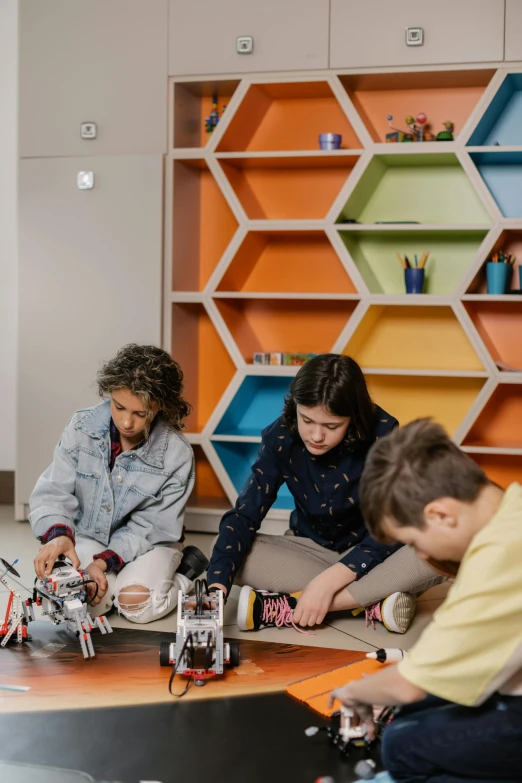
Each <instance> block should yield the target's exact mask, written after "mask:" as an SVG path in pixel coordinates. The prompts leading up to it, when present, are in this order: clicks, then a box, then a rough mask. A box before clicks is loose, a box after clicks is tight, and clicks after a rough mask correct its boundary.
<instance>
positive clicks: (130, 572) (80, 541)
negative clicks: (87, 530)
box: [76, 536, 191, 624]
mask: <svg viewBox="0 0 522 783" xmlns="http://www.w3.org/2000/svg"><path fill="white" fill-rule="evenodd" d="M101 549H103V546H101V545H100V543H99V541H95V540H94V539H93V538H88V537H87V536H76V552H77V554H78V557H79V558H80V562H81V565H82V568H86V567H87V566H88V565H89V564H90V563H92V559H93V555H95V554H97V553H98V552H100V551H101ZM181 557H182V550H181V545H180V547H179V548H177V547H172V548H171V547H166V546H157V547H154V549H151V550H150V552H146V553H145V554H144V555H141V556H140V557H137V558H136V560H134V561H133V562H132V563H127V565H126V566H124V568H122V570H121V571H120V572H119V574H115V573H110V574H107V581H108V583H109V588H108V590H107V592H106V593H105V595H104V597H103V598H102V600H101V602H100V603H99V604H98V605H97V606H91V607H89V613H90V614H91V616H92V617H99V616H100V615H103V614H106V613H107V612H108V611H109V610H110V609H112V607H113V606H115V607H116V608H117V609H118V611H119V612H120V613H121V614H122V615H123V616H124V617H126V618H127V620H130V621H131V622H133V623H140V624H142V623H143V624H144V623H151V622H152V621H153V620H159V619H160V617H165V615H167V614H169V612H172V611H173V610H174V609H176V608H177V605H178V591H179V590H181V589H182V590H187V589H189V588H190V586H191V582H190V580H189V579H187V577H186V576H183V575H182V574H177V573H176V569H177V568H178V566H179V564H180V562H181ZM131 586H136V587H137V586H139V587H142V588H145V590H146V591H147V590H148V591H149V595H148V596H147V597H146V598H145V600H144V597H143V596H142V595H138V594H137V595H136V606H135V607H133V608H132V609H130V608H126V609H123V608H121V606H120V604H119V600H118V599H119V595H120V591H121V590H123V588H125V587H131ZM126 603H132V604H134V600H133V597H132V596H130V595H127V601H126Z"/></svg>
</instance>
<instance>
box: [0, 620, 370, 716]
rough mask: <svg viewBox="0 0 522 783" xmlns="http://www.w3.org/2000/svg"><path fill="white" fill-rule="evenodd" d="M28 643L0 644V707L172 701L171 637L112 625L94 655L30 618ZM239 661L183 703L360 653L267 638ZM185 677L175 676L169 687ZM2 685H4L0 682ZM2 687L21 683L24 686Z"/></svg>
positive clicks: (244, 646)
mask: <svg viewBox="0 0 522 783" xmlns="http://www.w3.org/2000/svg"><path fill="white" fill-rule="evenodd" d="M29 629H30V633H31V636H32V641H30V642H26V643H24V644H22V645H18V644H16V643H14V644H11V643H10V644H9V646H8V647H7V648H5V649H2V648H0V712H1V713H10V712H30V711H48V710H71V709H86V708H100V707H117V706H128V705H140V704H154V703H160V702H178V701H179V700H178V699H176V698H175V697H173V696H171V695H170V693H169V692H168V681H169V677H170V673H171V669H170V667H162V666H160V665H159V647H160V642H162V641H164V640H170V639H171V635H170V634H168V633H163V632H157V631H146V630H141V629H136V630H128V629H123V628H115V629H114V633H112V634H110V635H107V636H102V635H101V634H100V633H99V632H97V631H95V632H93V635H92V639H93V643H94V647H95V650H96V657H95V658H94V659H90V660H85V659H84V658H83V655H82V653H81V651H80V646H79V644H78V641H77V639H76V638H75V637H74V636H73V635H72V634H71V633H70V632H68V631H67V630H66V629H64V628H63V627H54V626H53V625H51V623H50V622H48V621H41V622H35V623H31V624H30V626H29ZM240 650H241V652H240V655H241V664H240V666H239V667H238V668H236V669H230V670H229V671H227V672H226V673H225V674H224V675H223V676H222V677H216V678H212V679H210V680H209V681H208V682H207V683H206V684H205V685H204V686H203V687H199V688H197V687H195V686H194V685H193V684H192V685H191V686H190V688H189V690H188V692H187V693H186V695H185V696H183V701H184V702H185V701H190V700H201V699H214V698H227V697H231V696H242V695H254V694H259V693H271V692H276V691H282V690H284V689H285V688H286V686H287V685H289V684H290V683H293V682H296V681H298V680H302V679H304V678H306V677H310V676H312V675H316V674H320V673H322V672H325V671H327V670H329V669H334V668H336V667H339V666H343V665H346V664H348V663H352V662H354V661H359V660H361V659H363V658H364V656H365V654H364V653H361V652H354V651H350V650H333V649H328V648H321V647H309V646H306V647H304V646H300V645H291V644H275V643H269V642H265V641H250V640H248V641H244V642H242V643H241V648H240ZM184 685H185V679H184V678H183V677H181V676H176V678H175V679H174V683H173V688H172V689H173V692H174V693H180V692H181V691H182V690H183V688H184ZM2 686H4V688H2ZM5 686H8V687H9V686H11V687H13V686H14V687H17V686H18V687H20V686H21V687H26V688H29V690H25V691H10V690H6V689H5Z"/></svg>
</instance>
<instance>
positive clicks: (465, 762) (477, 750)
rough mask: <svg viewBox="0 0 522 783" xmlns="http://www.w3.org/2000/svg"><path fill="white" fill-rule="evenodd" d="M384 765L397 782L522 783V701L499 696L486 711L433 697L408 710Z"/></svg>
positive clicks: (388, 744) (385, 749)
mask: <svg viewBox="0 0 522 783" xmlns="http://www.w3.org/2000/svg"><path fill="white" fill-rule="evenodd" d="M382 760H383V763H384V766H385V768H386V769H387V770H388V772H389V773H390V775H391V777H392V778H393V779H394V780H395V781H397V783H428V782H429V783H459V782H460V783H464V782H465V783H479V781H480V783H482V782H483V781H485V780H489V781H495V783H508V782H509V783H513V781H519V783H520V782H521V781H522V696H500V695H499V694H495V695H493V696H492V697H491V698H490V699H488V700H487V701H486V702H485V703H484V704H482V705H481V706H480V707H461V706H459V705H458V704H453V703H451V702H447V701H443V700H442V699H436V698H435V697H433V696H428V697H427V698H426V699H424V700H423V701H420V702H417V703H415V704H411V705H408V706H406V707H403V708H402V709H401V710H400V712H399V713H398V714H397V716H396V718H395V720H394V721H393V723H391V725H390V726H388V728H387V729H386V730H385V732H384V735H383V740H382Z"/></svg>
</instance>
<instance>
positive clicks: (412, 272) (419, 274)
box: [404, 267, 426, 294]
mask: <svg viewBox="0 0 522 783" xmlns="http://www.w3.org/2000/svg"><path fill="white" fill-rule="evenodd" d="M425 271H426V270H425V269H415V268H414V267H412V268H411V269H405V270H404V280H405V282H406V293H407V294H422V289H423V288H424V272H425Z"/></svg>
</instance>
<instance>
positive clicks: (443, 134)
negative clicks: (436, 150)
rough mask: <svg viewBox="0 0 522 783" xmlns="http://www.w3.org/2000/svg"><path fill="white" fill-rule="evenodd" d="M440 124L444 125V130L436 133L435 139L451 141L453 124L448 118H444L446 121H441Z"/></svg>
mask: <svg viewBox="0 0 522 783" xmlns="http://www.w3.org/2000/svg"><path fill="white" fill-rule="evenodd" d="M442 124H443V126H444V130H443V131H440V132H439V133H437V137H436V139H435V141H453V139H454V138H455V137H454V136H453V131H454V130H455V125H454V124H453V123H452V122H451V121H450V120H446V122H443V123H442Z"/></svg>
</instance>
